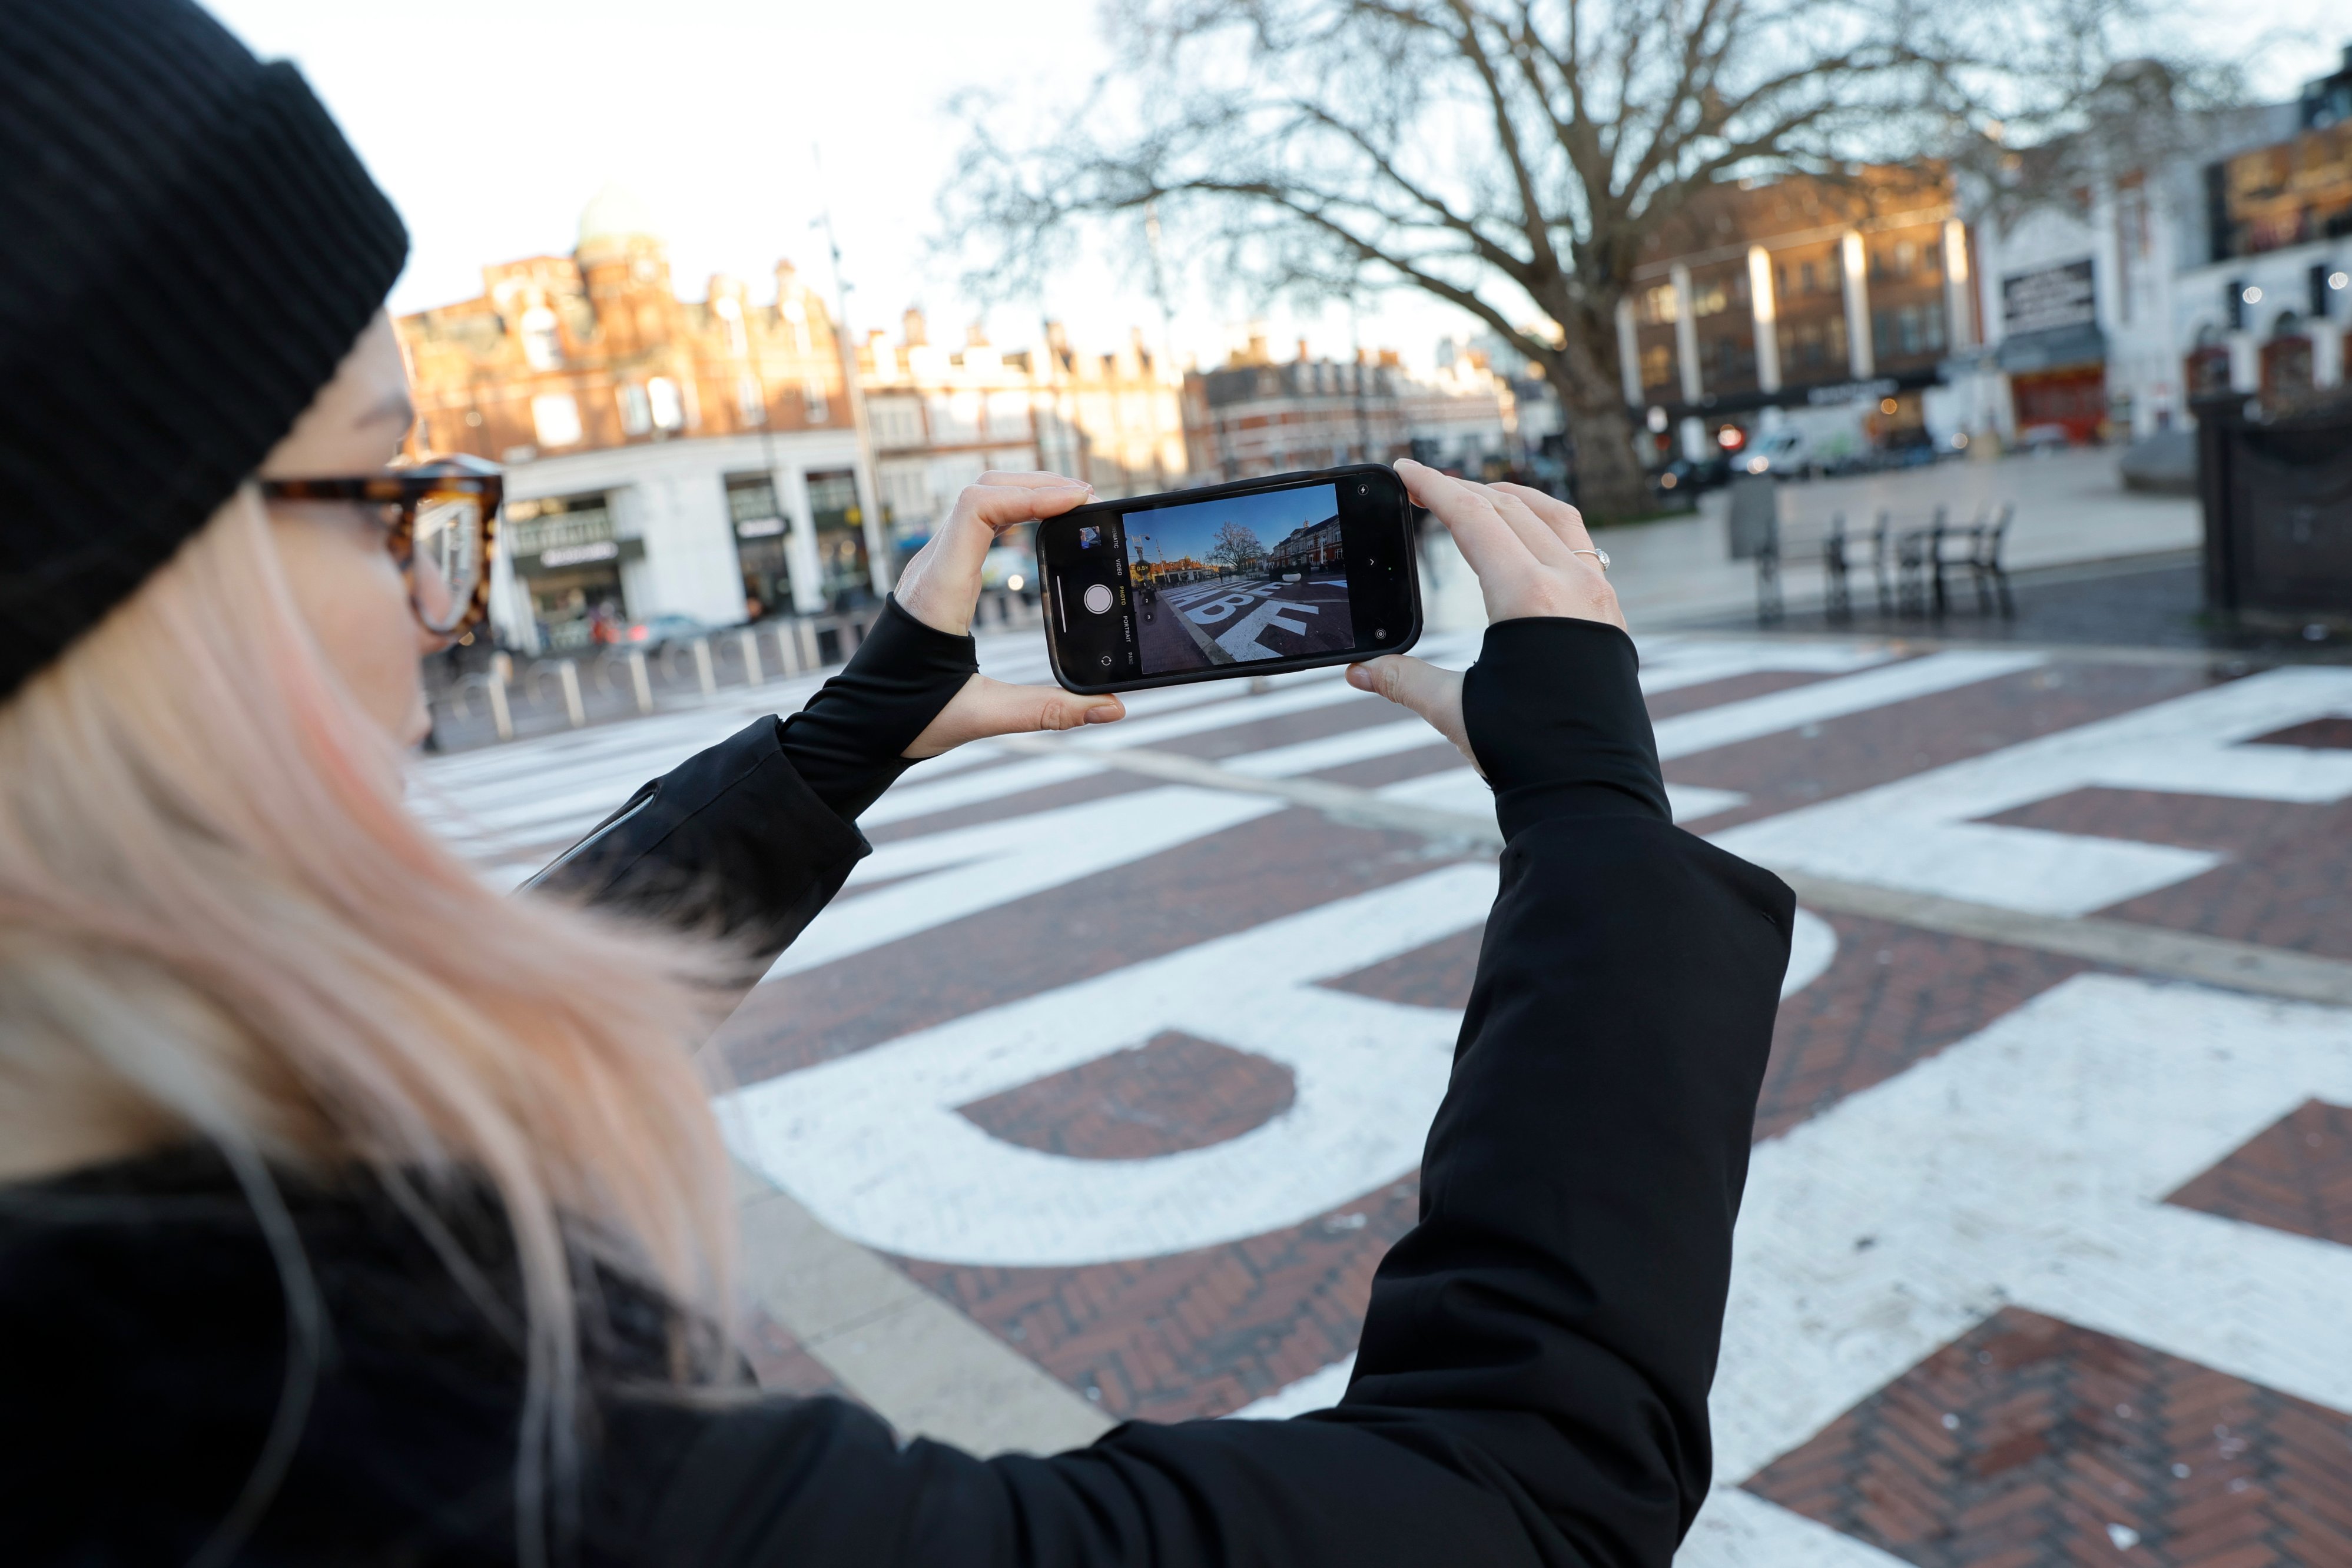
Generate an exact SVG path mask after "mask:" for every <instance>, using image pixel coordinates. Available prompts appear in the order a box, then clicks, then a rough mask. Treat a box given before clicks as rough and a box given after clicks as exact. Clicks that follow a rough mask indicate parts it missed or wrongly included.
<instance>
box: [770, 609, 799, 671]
mask: <svg viewBox="0 0 2352 1568" xmlns="http://www.w3.org/2000/svg"><path fill="white" fill-rule="evenodd" d="M776 663H777V664H778V665H779V666H780V667H782V670H783V672H784V674H787V675H797V674H800V673H801V644H800V639H799V638H797V637H795V636H793V622H789V621H787V622H783V623H782V624H781V625H779V626H778V627H777V628H776Z"/></svg>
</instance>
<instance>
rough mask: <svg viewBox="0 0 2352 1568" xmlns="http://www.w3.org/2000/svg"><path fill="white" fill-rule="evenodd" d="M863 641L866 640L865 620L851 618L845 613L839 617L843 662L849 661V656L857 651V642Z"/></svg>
mask: <svg viewBox="0 0 2352 1568" xmlns="http://www.w3.org/2000/svg"><path fill="white" fill-rule="evenodd" d="M864 641H866V625H865V622H860V621H856V620H853V619H851V618H850V617H849V616H846V615H845V616H843V617H842V618H841V662H842V663H843V664H847V663H849V660H850V656H851V655H852V654H854V653H856V652H857V644H859V643H863V642H864Z"/></svg>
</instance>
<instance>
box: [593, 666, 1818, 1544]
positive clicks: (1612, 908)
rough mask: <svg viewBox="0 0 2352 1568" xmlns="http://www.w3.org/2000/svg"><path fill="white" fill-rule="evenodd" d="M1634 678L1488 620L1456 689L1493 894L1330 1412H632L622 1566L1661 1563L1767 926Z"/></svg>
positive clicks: (1696, 1418) (1766, 959)
mask: <svg viewBox="0 0 2352 1568" xmlns="http://www.w3.org/2000/svg"><path fill="white" fill-rule="evenodd" d="M1634 671H1635V658H1634V653H1633V644H1632V643H1631V641H1630V640H1628V639H1627V638H1626V637H1625V636H1624V634H1623V633H1622V632H1619V631H1617V630H1616V629H1615V628H1613V627H1608V626H1602V625H1599V624H1596V623H1593V622H1578V621H1557V620H1543V621H1523V622H1508V623H1506V624H1503V625H1499V626H1496V627H1495V628H1493V629H1492V630H1490V631H1489V632H1488V633H1487V638H1486V649H1485V652H1484V653H1483V655H1482V657H1481V659H1480V661H1479V664H1478V665H1477V666H1476V668H1475V670H1474V671H1473V672H1472V674H1471V676H1470V680H1469V685H1468V688H1467V692H1466V695H1465V713H1466V716H1467V717H1468V721H1469V727H1470V734H1471V739H1472V743H1473V745H1474V747H1475V748H1476V751H1477V754H1478V757H1479V758H1480V761H1481V764H1482V767H1483V768H1484V770H1485V771H1486V775H1487V777H1488V779H1489V780H1490V781H1491V782H1492V783H1493V784H1494V786H1495V788H1496V791H1497V796H1498V806H1499V808H1500V810H1501V811H1502V815H1503V821H1504V823H1505V825H1506V828H1507V838H1508V841H1507V847H1506V849H1505V851H1504V853H1503V858H1502V866H1501V893H1500V895H1499V897H1498V898H1497V899H1496V904H1495V908H1494V913H1493V915H1492V917H1491V918H1490V920H1489V921H1488V924H1487V927H1486V940H1485V946H1484V949H1483V951H1482V954H1481V957H1480V962H1479V967H1478V975H1477V980H1476V985H1475V990H1474V993H1473V996H1472V998H1471V1002H1470V1006H1469V1009H1468V1011H1467V1014H1466V1016H1465V1019H1464V1023H1463V1029H1462V1036H1461V1040H1460V1044H1459V1046H1458V1048H1457V1053H1456V1058H1455V1067H1454V1081H1453V1083H1452V1085H1451V1087H1450V1089H1449V1091H1448V1092H1447V1095H1446V1098H1445V1102H1444V1107H1443V1108H1442V1109H1441V1111H1440V1112H1439V1113H1438V1116H1437V1119H1436V1123H1435V1124H1434V1126H1433V1129H1432V1132H1431V1134H1430V1139H1429V1145H1428V1150H1427V1155H1426V1159H1425V1163H1424V1165H1423V1197H1422V1217H1421V1222H1420V1224H1419V1225H1418V1227H1417V1228H1415V1229H1414V1230H1413V1231H1412V1232H1411V1233H1410V1234H1409V1235H1408V1236H1406V1237H1405V1238H1404V1239H1402V1241H1401V1242H1399V1244H1398V1245H1397V1246H1396V1247H1395V1248H1394V1249H1392V1250H1391V1253H1390V1255H1389V1257H1388V1259H1387V1260H1386V1261H1385V1262H1384V1263H1383V1264H1382V1266H1381V1270H1380V1272H1379V1275H1378V1277H1377V1279H1376V1281H1375V1283H1374V1286H1373V1291H1372V1300H1371V1305H1370V1312H1369V1315H1368V1316H1367V1319H1366V1322H1365V1325H1364V1331H1363V1339H1362V1349H1361V1352H1360V1358H1359V1361H1358V1365H1357V1371H1356V1375H1355V1381H1354V1383H1353V1385H1352V1386H1351V1387H1350V1388H1349V1392H1348V1395H1347V1397H1346V1399H1345V1400H1344V1401H1343V1402H1342V1404H1341V1405H1340V1406H1339V1407H1338V1408H1336V1409H1333V1410H1329V1411H1325V1412H1319V1413H1318V1414H1316V1415H1314V1416H1303V1417H1300V1418H1298V1419H1297V1420H1292V1421H1281V1422H1260V1421H1202V1422H1190V1423H1185V1424H1181V1425H1176V1426H1165V1427H1161V1426H1151V1425H1147V1424H1141V1423H1135V1424H1129V1425H1128V1426H1125V1427H1119V1428H1118V1429H1117V1430H1116V1431H1114V1432H1112V1433H1110V1434H1108V1436H1106V1437H1104V1438H1102V1439H1101V1440H1100V1441H1099V1442H1097V1443H1096V1444H1094V1445H1093V1446H1092V1447H1090V1448H1085V1449H1082V1450H1078V1451H1076V1452H1073V1453H1068V1454H1064V1455H1060V1456H1057V1457H1054V1458H1031V1457H1025V1456H1008V1457H1002V1458H994V1459H990V1460H982V1459H978V1458H972V1457H971V1456H968V1455H965V1454H961V1453H959V1452H957V1451H955V1450H953V1449H950V1448H944V1447H941V1446H940V1445H938V1444H934V1443H929V1442H921V1441H918V1442H915V1443H912V1444H909V1445H908V1446H906V1447H904V1448H900V1447H899V1446H898V1445H897V1444H896V1443H895V1442H894V1440H893V1438H892V1437H891V1435H890V1433H889V1432H888V1431H887V1428H885V1427H883V1425H882V1424H881V1423H880V1422H879V1421H878V1420H877V1419H876V1418H875V1417H873V1416H870V1415H868V1414H866V1413H864V1412H861V1411H858V1410H856V1409H855V1408H853V1407H851V1406H845V1405H843V1404H841V1403H839V1402H836V1401H831V1400H811V1401H800V1402H793V1401H769V1402H762V1403H759V1404H756V1405H752V1406H745V1407H741V1408H738V1409H735V1410H733V1411H730V1412H727V1413H724V1414H716V1415H714V1414H712V1413H710V1412H709V1411H701V1410H691V1409H685V1408H680V1407H677V1406H667V1405H661V1404H655V1403H634V1404H625V1405H623V1406H618V1407H616V1408H614V1410H613V1411H612V1412H611V1414H610V1418H609V1419H610V1425H609V1426H608V1428H607V1430H608V1434H609V1439H610V1440H609V1442H608V1445H607V1447H606V1448H605V1450H604V1460H603V1462H604V1463H605V1464H607V1465H610V1466H613V1467H616V1469H618V1470H619V1471H620V1472H623V1473H625V1474H626V1476H627V1477H628V1482H629V1484H627V1485H625V1486H624V1487H620V1488H617V1489H615V1490H614V1492H613V1493H610V1494H608V1495H611V1496H615V1497H617V1496H620V1495H623V1494H625V1495H627V1496H628V1497H630V1498H634V1499H635V1500H637V1503H636V1504H635V1513H634V1515H633V1517H632V1518H631V1520H630V1521H629V1522H628V1525H627V1530H626V1533H628V1534H629V1535H631V1536H632V1537H633V1538H635V1539H636V1540H639V1541H641V1542H644V1543H645V1546H646V1555H647V1557H648V1558H649V1560H653V1561H659V1562H663V1563H698V1564H707V1565H718V1564H726V1565H733V1564H742V1565H751V1564H771V1563H775V1564H781V1563H793V1564H804V1565H811V1568H828V1565H833V1564H842V1565H848V1564H853V1563H854V1564H857V1565H859V1568H884V1565H891V1564H907V1565H914V1564H926V1565H928V1564H949V1563H954V1564H959V1565H961V1564H983V1565H1002V1568H1016V1565H1018V1568H1048V1565H1050V1568H1080V1565H1087V1568H1109V1565H1113V1564H1118V1565H1126V1564H1135V1565H1138V1568H1141V1565H1144V1564H1150V1565H1152V1568H1192V1565H1196V1564H1197V1565H1202V1568H1208V1565H1212V1564H1214V1565H1227V1564H1232V1565H1239V1564H1265V1565H1267V1568H1273V1565H1276V1564H1281V1565H1285V1568H1322V1565H1326V1564H1328V1565H1329V1568H1339V1565H1341V1564H1347V1565H1349V1568H1362V1565H1364V1564H1382V1563H1397V1564H1412V1565H1414V1568H1425V1565H1426V1564H1429V1563H1481V1564H1489V1563H1529V1564H1551V1565H1563V1568H1564V1565H1568V1564H1585V1565H1595V1568H1597V1565H1601V1564H1608V1565H1612V1568H1614V1565H1627V1568H1630V1565H1634V1564H1643V1565H1655V1568H1664V1564H1666V1563H1668V1562H1669V1561H1670V1559H1671V1558H1672V1556H1673V1553H1674V1551H1675V1545H1676V1543H1677V1542H1679V1541H1680V1539H1681V1537H1682V1534H1683V1532H1684V1531H1685V1530H1686V1529H1687V1528H1688V1526H1689V1523H1690V1521H1691V1519H1692V1518H1693V1516H1694V1515H1695V1514H1696V1511H1697V1509H1698V1506H1699V1503H1700V1501H1701V1500H1702V1499H1703V1497H1704V1496H1705V1493H1706V1486H1707V1482H1708V1468H1709V1453H1708V1438H1707V1426H1706V1392H1707V1386H1708V1384H1709V1382H1710V1381H1711V1379H1712V1377H1713V1375H1714V1366H1715V1358H1716V1354H1717V1344H1718V1342H1719V1338H1720V1332H1721V1324H1722V1313H1723V1307H1724V1301H1725V1296H1726V1292H1727V1282H1728V1274H1729V1269H1730V1259H1731V1227H1732V1220H1733V1217H1734V1215H1735V1213H1736V1212H1737V1210H1738V1202H1739V1194H1740V1188H1741V1186H1742V1184H1743V1181H1744V1179H1745V1176H1746V1172H1747V1160H1748V1138H1749V1130H1750V1125H1751V1123H1752V1121H1753V1117H1754V1112H1755V1103H1756V1096H1757V1093H1758V1089H1759V1083H1760V1082H1761V1079H1762V1073H1763V1069H1764V1061H1765V1055H1766V1051H1767V1049H1768V1047H1769V1041H1770V1037H1771V1030H1772V1019H1773V1012H1774V1008H1775V1004H1776V1001H1777V997H1778V991H1779V984H1780V976H1781V971H1782V969H1783V968H1784V967H1785V965H1786V962H1787V957H1788V945H1789V932H1790V921H1791V919H1792V917H1793V913H1794V908H1793V901H1792V899H1791V897H1790V894H1789V892H1788V890H1787V888H1786V887H1784V886H1783V885H1782V884H1781V883H1780V882H1779V881H1778V880H1777V879H1776V878H1774V877H1772V876H1770V875H1769V873H1764V872H1761V871H1759V870H1758V869H1757V868H1755V867H1753V866H1750V865H1748V864H1747V863H1746V862H1742V861H1739V860H1738V859H1736V858H1734V857H1733V856H1731V855H1728V854H1726V853H1724V852H1721V851H1719V850H1717V849H1715V848H1713V847H1712V846H1710V845H1708V844H1706V843H1705V842H1704V841H1700V840H1698V839H1696V838H1694V837H1692V836H1691V835H1689V834H1687V833H1685V832H1683V831H1680V830H1678V829H1676V828H1675V826H1674V825H1673V823H1672V822H1671V821H1669V820H1668V817H1667V814H1666V810H1665V795H1664V785H1663V783H1662V782H1661V781H1660V779H1659V777H1658V768H1657V762H1656V755H1655V747H1654V742H1653V740H1652V737H1651V735H1650V730H1649V723H1648V719H1647V717H1646V715H1645V713H1644V710H1643V706H1642V702H1641V695H1640V691H1639V688H1638V686H1637V685H1635V682H1634Z"/></svg>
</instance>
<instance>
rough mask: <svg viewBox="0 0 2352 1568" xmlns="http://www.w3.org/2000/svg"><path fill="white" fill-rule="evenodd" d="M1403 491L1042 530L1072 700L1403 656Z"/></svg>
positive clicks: (1408, 570)
mask: <svg viewBox="0 0 2352 1568" xmlns="http://www.w3.org/2000/svg"><path fill="white" fill-rule="evenodd" d="M1406 517H1407V512H1406V508H1405V504H1404V493H1403V488H1402V485H1400V484H1399V482H1398V481H1397V479H1396V477H1395V476H1394V475H1393V474H1391V473H1389V472H1388V471H1387V470H1385V469H1380V468H1368V469H1352V470H1339V471H1335V472H1334V473H1332V474H1330V475H1328V476H1293V477H1291V478H1289V479H1287V480H1283V481H1273V482H1260V483H1258V484H1256V485H1254V486H1253V485H1241V486H1218V487H1217V488H1215V489H1213V490H1210V491H1206V492H1194V493H1193V494H1192V495H1191V496H1187V495H1184V494H1181V493H1179V494H1177V495H1174V496H1154V497H1141V498H1139V499H1136V500H1130V501H1111V502H1102V503H1097V505H1095V506H1091V507H1082V508H1080V509H1079V510H1077V511H1075V512H1071V513H1068V514H1066V516H1064V517H1057V518H1052V519H1049V520H1048V521H1047V522H1045V523H1044V524H1041V525H1040V526H1039V528H1038V535H1037V543H1038V553H1039V563H1038V564H1039V566H1040V567H1041V569H1042V570H1043V571H1044V574H1045V590H1046V597H1047V601H1048V602H1047V605H1046V610H1047V621H1048V626H1047V638H1048V642H1049V643H1050V644H1051V645H1052V648H1053V651H1054V653H1055V673H1056V674H1057V675H1060V676H1061V677H1062V679H1063V681H1064V684H1065V685H1073V686H1077V687H1080V688H1081V689H1090V690H1091V689H1102V688H1105V687H1109V686H1117V687H1129V686H1134V685H1161V684H1166V683H1169V682H1171V681H1179V680H1187V679H1191V680H1200V679H1214V678H1215V677H1217V676H1219V675H1238V674H1257V673H1259V672H1260V671H1263V670H1266V669H1269V668H1305V667H1311V666H1312V665H1315V664H1332V663H1337V662H1339V661H1342V660H1346V659H1351V658H1364V657H1368V656H1370V654H1372V653H1391V652H1396V651H1398V650H1400V649H1402V648H1404V647H1409V646H1411V644H1412V642H1413V640H1414V639H1415V637H1416V636H1417V634H1418V632H1419V629H1420V615H1419V608H1418V595H1417V593H1416V592H1415V589H1414V583H1413V580H1412V538H1411V534H1410V531H1409V528H1408V527H1407V524H1406Z"/></svg>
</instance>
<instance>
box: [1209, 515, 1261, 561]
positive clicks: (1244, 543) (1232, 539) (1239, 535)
mask: <svg viewBox="0 0 2352 1568" xmlns="http://www.w3.org/2000/svg"><path fill="white" fill-rule="evenodd" d="M1209 559H1211V560H1213V561H1215V562H1216V563H1217V564H1218V565H1219V566H1229V567H1232V568H1233V569H1234V570H1235V571H1247V570H1249V569H1250V568H1251V567H1254V566H1255V565H1256V564H1257V563H1258V562H1259V561H1261V560H1263V559H1265V544H1264V542H1263V541H1261V540H1260V539H1259V538H1258V537H1257V535H1256V534H1255V533H1253V532H1252V531H1251V530H1250V529H1248V528H1244V527H1243V526H1242V525H1241V524H1239V523H1225V524H1223V525H1222V526H1220V527H1219V528H1218V529H1217V537H1216V538H1215V540H1214V541H1213V543H1211V544H1210V546H1209Z"/></svg>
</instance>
